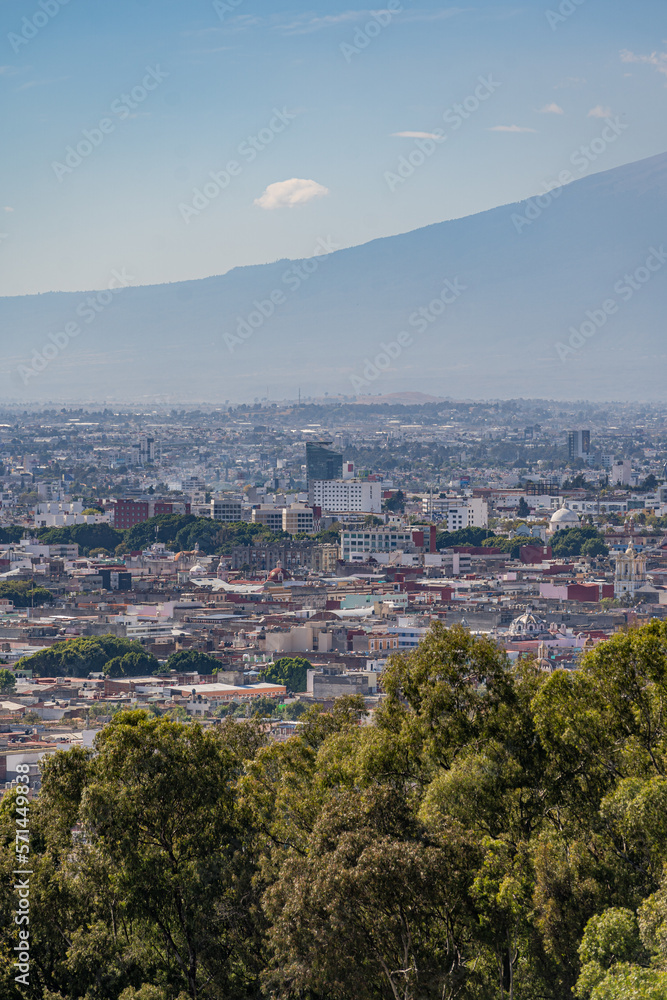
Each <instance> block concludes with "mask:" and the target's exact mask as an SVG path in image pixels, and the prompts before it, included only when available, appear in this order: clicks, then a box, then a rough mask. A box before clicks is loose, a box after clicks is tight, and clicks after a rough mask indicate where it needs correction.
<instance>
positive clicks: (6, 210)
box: [2, 205, 14, 212]
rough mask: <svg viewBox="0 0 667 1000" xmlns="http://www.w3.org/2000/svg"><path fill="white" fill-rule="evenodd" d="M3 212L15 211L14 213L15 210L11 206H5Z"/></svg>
mask: <svg viewBox="0 0 667 1000" xmlns="http://www.w3.org/2000/svg"><path fill="white" fill-rule="evenodd" d="M2 211H3V212H13V211H14V209H13V208H12V206H11V205H5V206H4V207H3V209H2Z"/></svg>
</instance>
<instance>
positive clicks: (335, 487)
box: [308, 479, 382, 514]
mask: <svg viewBox="0 0 667 1000" xmlns="http://www.w3.org/2000/svg"><path fill="white" fill-rule="evenodd" d="M308 503H309V504H310V506H311V507H321V508H322V510H325V511H330V512H331V513H332V514H343V513H346V512H347V511H358V512H360V513H365V514H379V513H381V511H382V484H381V483H376V482H369V481H367V480H362V479H313V480H312V481H311V482H310V483H309V484H308Z"/></svg>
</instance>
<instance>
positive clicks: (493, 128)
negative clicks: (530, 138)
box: [489, 125, 537, 132]
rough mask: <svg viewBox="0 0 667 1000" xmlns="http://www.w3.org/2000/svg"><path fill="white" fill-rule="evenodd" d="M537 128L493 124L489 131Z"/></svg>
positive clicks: (514, 130) (530, 130) (517, 130)
mask: <svg viewBox="0 0 667 1000" xmlns="http://www.w3.org/2000/svg"><path fill="white" fill-rule="evenodd" d="M536 131H537V129H534V128H528V127H527V126H525V125H493V126H492V127H491V128H490V129H489V132H536Z"/></svg>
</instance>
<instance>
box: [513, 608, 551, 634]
mask: <svg viewBox="0 0 667 1000" xmlns="http://www.w3.org/2000/svg"><path fill="white" fill-rule="evenodd" d="M509 630H510V635H514V636H524V637H528V638H529V637H532V636H538V635H541V634H542V633H543V632H546V631H547V623H546V622H545V620H544V619H543V618H540V617H539V616H538V615H536V614H534V612H533V611H531V610H528V611H526V613H525V614H524V615H519V617H518V618H515V619H514V621H513V622H512V624H511V625H510V629H509Z"/></svg>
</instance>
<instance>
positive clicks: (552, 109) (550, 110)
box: [540, 101, 565, 115]
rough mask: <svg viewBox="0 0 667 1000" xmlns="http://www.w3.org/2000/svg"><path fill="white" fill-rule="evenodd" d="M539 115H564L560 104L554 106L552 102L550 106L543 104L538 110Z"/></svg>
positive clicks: (554, 103)
mask: <svg viewBox="0 0 667 1000" xmlns="http://www.w3.org/2000/svg"><path fill="white" fill-rule="evenodd" d="M540 114H541V115H564V114H565V112H564V111H563V109H562V108H561V106H560V104H556V102H555V101H552V102H551V104H545V105H544V107H543V108H540Z"/></svg>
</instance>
